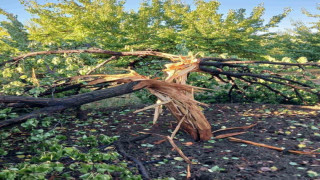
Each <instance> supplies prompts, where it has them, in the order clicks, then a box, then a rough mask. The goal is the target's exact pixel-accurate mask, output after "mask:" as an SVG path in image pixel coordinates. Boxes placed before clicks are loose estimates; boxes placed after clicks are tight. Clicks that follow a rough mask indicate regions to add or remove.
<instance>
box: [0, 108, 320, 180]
mask: <svg viewBox="0 0 320 180" xmlns="http://www.w3.org/2000/svg"><path fill="white" fill-rule="evenodd" d="M139 108H142V107H137V106H135V107H123V108H121V109H100V110H95V111H92V112H89V113H88V117H87V118H91V119H94V120H96V121H95V122H94V123H92V124H89V125H87V126H85V127H81V130H86V131H92V129H96V130H97V131H96V132H94V133H97V134H99V133H100V134H101V133H103V134H106V135H110V136H114V135H119V136H120V138H119V141H126V140H128V139H132V138H134V137H139V136H143V135H144V134H143V133H151V134H152V135H151V136H149V137H147V138H142V139H141V140H138V141H134V142H128V143H124V144H123V145H124V150H125V151H126V152H127V153H128V154H130V155H131V156H133V157H135V158H137V159H138V160H140V161H141V162H143V163H144V166H145V167H146V169H147V171H148V173H149V175H150V176H151V177H152V178H153V179H156V178H166V177H173V178H175V179H184V178H185V174H186V163H185V162H184V161H183V160H181V158H180V156H179V155H178V153H177V152H175V151H174V150H172V146H171V145H170V143H169V142H167V141H165V138H164V137H163V136H161V135H164V136H167V135H170V134H171V132H172V131H173V130H174V128H175V126H176V125H177V123H176V120H175V119H174V118H173V117H172V116H171V115H170V113H168V112H167V111H164V113H163V115H162V116H161V117H160V118H159V120H158V123H157V124H156V125H153V126H152V118H153V117H152V116H153V110H147V111H144V112H141V113H138V114H133V113H132V112H133V111H134V110H137V109H139ZM204 113H205V115H206V117H207V119H208V120H209V122H210V123H211V125H212V131H215V130H218V129H221V128H230V127H239V126H247V125H251V124H255V123H257V125H256V126H254V127H252V128H250V129H248V130H247V132H246V133H245V134H242V135H238V136H236V137H237V138H240V139H243V140H249V141H254V142H258V143H264V144H268V145H272V146H277V147H283V148H285V150H284V151H282V152H279V151H276V150H271V149H267V148H264V147H257V146H253V145H248V144H243V143H236V142H230V141H229V140H228V139H215V138H213V139H212V140H211V141H209V142H195V141H193V140H192V138H191V137H190V136H188V134H186V133H184V132H179V133H177V135H176V137H175V143H176V144H177V145H178V146H179V147H180V148H181V149H182V151H183V152H184V153H185V155H186V156H188V157H189V158H190V159H192V161H193V165H192V166H191V175H192V179H197V180H211V179H239V180H240V179H250V180H251V179H259V180H268V179H281V180H286V179H288V180H295V179H297V180H298V179H317V178H320V177H319V176H318V177H312V176H311V175H310V173H308V172H310V171H313V172H317V173H318V174H320V155H297V154H292V153H289V152H288V150H299V151H305V152H310V151H314V152H320V151H319V148H320V134H319V133H320V132H319V128H320V108H317V107H312V106H291V105H263V104H214V105H211V106H210V107H209V108H204ZM97 124H100V125H101V127H99V128H96V126H95V125H97ZM65 128H66V129H67V131H65V132H64V134H65V135H68V137H70V136H74V134H72V132H75V131H78V130H79V127H76V126H75V125H74V124H73V123H69V124H67V125H66V127H65ZM230 132H234V131H226V132H220V133H216V134H215V135H220V134H224V133H230ZM237 132H238V131H237ZM73 138H74V137H73ZM112 146H113V145H111V147H112ZM10 161H11V162H15V161H18V160H17V159H12V158H11V159H9V158H8V159H6V160H5V162H2V163H8V162H10ZM0 166H1V165H0ZM129 166H132V167H134V166H136V164H135V163H134V162H131V161H129ZM0 168H1V167H0ZM135 173H136V174H138V173H139V172H138V171H137V170H135Z"/></svg>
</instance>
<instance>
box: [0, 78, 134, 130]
mask: <svg viewBox="0 0 320 180" xmlns="http://www.w3.org/2000/svg"><path fill="white" fill-rule="evenodd" d="M138 83H139V82H138V81H137V82H130V83H127V84H123V85H120V86H117V87H112V88H108V89H103V90H97V91H93V92H89V93H83V94H79V95H74V96H71V97H66V98H34V97H22V96H0V103H23V104H26V105H28V104H29V105H32V106H38V107H43V108H41V109H38V110H35V111H33V112H31V113H29V114H26V115H22V116H20V117H17V118H13V119H8V120H4V121H0V128H1V127H5V126H9V125H11V124H16V123H21V122H24V121H26V120H27V119H30V118H35V117H38V116H40V115H47V114H51V113H55V112H59V111H62V110H65V109H67V108H73V107H77V106H81V105H83V104H87V103H90V102H94V101H99V100H102V99H107V98H111V97H115V96H119V95H123V94H128V93H132V92H134V91H136V90H139V89H133V87H134V86H135V85H137V84H138Z"/></svg>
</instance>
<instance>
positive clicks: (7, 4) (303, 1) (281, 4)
mask: <svg viewBox="0 0 320 180" xmlns="http://www.w3.org/2000/svg"><path fill="white" fill-rule="evenodd" d="M37 1H38V2H39V3H44V2H57V0H37ZM182 1H183V2H185V3H188V4H192V2H193V0H182ZM140 2H141V1H140V0H127V3H126V9H137V8H138V7H139V4H140ZM220 3H221V6H220V13H224V14H225V13H227V12H228V10H229V9H239V8H244V9H247V13H248V14H249V13H250V12H251V10H252V9H253V7H255V6H257V5H258V4H260V3H264V7H265V8H266V12H265V15H264V19H265V20H266V21H267V20H269V19H270V17H272V16H273V15H277V14H280V13H281V12H282V11H283V9H284V8H286V7H290V8H292V9H293V11H292V12H291V13H290V14H289V16H288V17H287V18H286V19H284V20H283V21H282V22H281V24H279V28H278V30H285V29H286V28H290V27H291V24H292V22H294V21H302V22H305V23H308V22H311V21H315V20H314V19H313V18H308V17H306V16H305V15H303V14H302V13H301V9H302V8H304V9H307V10H308V11H309V12H311V13H315V14H320V12H319V11H318V10H317V9H316V6H317V4H320V1H319V0H254V1H253V0H220ZM0 8H2V9H5V10H6V11H8V12H10V13H13V14H16V15H18V19H19V20H20V21H22V22H24V23H25V22H27V21H28V20H29V19H30V17H31V16H30V15H29V14H28V13H27V12H26V11H25V10H24V7H23V6H22V5H21V4H20V3H19V0H0ZM0 20H4V17H2V16H0Z"/></svg>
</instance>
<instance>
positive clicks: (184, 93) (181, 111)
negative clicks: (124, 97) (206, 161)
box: [136, 56, 212, 140]
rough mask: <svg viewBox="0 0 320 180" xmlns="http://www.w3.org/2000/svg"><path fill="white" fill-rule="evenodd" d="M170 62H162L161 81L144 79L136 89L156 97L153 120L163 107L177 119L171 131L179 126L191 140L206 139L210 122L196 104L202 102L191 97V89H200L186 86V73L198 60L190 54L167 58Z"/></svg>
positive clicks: (196, 67) (192, 95)
mask: <svg viewBox="0 0 320 180" xmlns="http://www.w3.org/2000/svg"><path fill="white" fill-rule="evenodd" d="M171 60H172V61H174V63H171V64H166V65H165V66H166V69H165V70H163V71H164V72H166V74H167V77H166V79H165V81H157V80H145V81H141V82H140V83H139V84H138V85H136V88H141V87H144V88H146V89H148V90H149V92H150V93H152V94H153V95H155V96H157V98H158V101H157V104H156V105H157V106H156V107H155V112H154V118H153V123H156V122H157V119H158V117H159V115H160V114H161V112H162V105H164V106H166V107H167V108H168V109H169V110H170V112H171V113H172V114H173V116H174V117H175V118H176V119H177V121H178V126H177V128H176V129H175V132H176V131H177V130H178V129H179V128H180V127H181V128H182V129H183V130H184V131H186V132H187V133H189V134H190V135H191V136H192V137H193V139H195V140H209V139H210V138H211V137H212V133H211V125H210V124H209V122H208V121H207V119H206V117H205V116H204V114H203V113H202V111H201V109H200V107H199V106H198V105H205V104H203V103H200V102H198V101H196V100H194V92H195V91H199V90H201V89H202V88H198V87H194V86H189V85H186V82H187V76H188V73H190V72H196V71H199V61H198V60H197V59H196V58H194V57H193V56H190V57H184V56H180V57H179V58H177V57H175V58H174V59H171Z"/></svg>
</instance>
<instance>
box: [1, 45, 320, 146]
mask: <svg viewBox="0 0 320 180" xmlns="http://www.w3.org/2000/svg"><path fill="white" fill-rule="evenodd" d="M70 53H71V54H72V53H92V54H107V55H110V56H111V58H109V59H107V60H106V61H104V62H102V63H100V64H98V65H97V66H96V67H94V68H93V69H91V70H90V71H88V72H87V75H83V76H75V77H69V78H63V79H59V80H57V81H56V82H55V83H54V84H52V85H50V86H46V87H45V88H46V91H45V92H43V93H41V94H40V97H37V98H36V97H28V96H7V95H1V96H0V103H3V104H5V105H12V103H14V104H16V105H17V104H19V106H20V107H26V106H27V107H33V108H40V109H37V110H34V111H32V112H31V113H29V114H26V115H22V116H20V117H17V118H13V119H8V120H3V121H0V127H5V126H8V125H11V124H15V123H20V122H23V121H26V120H27V119H29V118H35V117H38V116H40V115H48V114H51V113H54V112H59V111H63V110H65V109H68V108H74V107H78V106H81V105H83V104H87V103H90V102H94V101H98V100H102V99H106V98H110V97H115V96H119V95H123V94H127V93H132V92H134V91H136V90H139V89H143V88H145V89H147V90H148V91H149V92H150V93H152V94H154V95H155V96H156V97H157V98H158V101H157V104H155V105H152V106H150V107H147V108H144V109H148V108H155V114H154V119H153V122H154V123H156V122H157V119H158V117H159V115H160V113H161V111H162V106H163V105H164V106H166V107H167V108H168V109H169V110H170V112H171V113H172V114H173V115H174V117H175V118H176V119H177V121H178V125H179V127H180V126H181V128H182V129H183V130H185V131H186V132H187V133H189V134H190V135H191V136H192V137H193V139H195V140H208V139H210V138H211V136H212V132H211V126H210V124H209V123H208V121H207V120H206V118H205V116H204V115H203V113H202V111H201V109H200V108H199V107H198V105H205V104H202V103H200V102H197V101H196V100H194V92H195V91H199V90H205V89H203V88H198V87H194V86H190V85H187V78H188V74H189V73H190V72H201V73H208V74H210V75H212V77H213V78H216V79H217V80H219V81H221V82H222V83H230V84H231V85H232V86H231V88H230V89H229V94H230V95H231V93H232V91H234V90H237V91H239V92H242V93H245V92H244V90H243V89H244V88H242V87H241V85H239V82H241V83H244V84H245V85H246V86H252V85H261V86H264V87H266V88H267V89H268V90H270V91H272V92H274V93H276V94H277V95H280V96H281V97H283V98H284V99H286V100H290V99H292V98H293V96H292V95H288V94H286V93H284V92H282V91H280V90H278V89H276V88H274V87H272V86H271V85H270V84H271V83H273V84H278V85H280V86H284V87H288V89H290V90H291V91H292V92H294V94H295V96H296V97H298V98H299V99H301V101H304V97H303V95H302V94H301V92H307V93H310V94H312V95H314V96H316V97H318V98H319V97H320V94H319V92H318V90H317V85H315V84H313V83H310V81H305V82H302V81H299V80H295V79H290V78H288V77H285V76H283V75H281V74H280V73H277V72H273V71H270V70H265V71H261V72H254V70H255V69H254V68H253V67H251V65H264V66H266V67H269V66H277V67H280V66H282V67H286V68H287V67H298V68H303V67H306V66H313V67H319V66H320V64H319V63H285V62H269V61H244V60H240V59H234V58H232V59H223V58H196V57H194V56H192V55H191V56H178V55H172V54H167V53H161V52H155V51H137V52H114V51H107V50H58V51H41V52H32V53H29V54H25V55H21V56H18V57H15V58H12V59H11V60H8V61H6V62H3V63H1V65H5V66H7V67H8V66H12V65H17V64H18V63H19V62H20V61H21V60H24V59H26V58H28V57H34V56H38V55H50V54H70ZM121 56H140V57H141V56H156V57H161V58H166V59H169V60H171V61H172V63H169V64H166V65H165V66H166V69H164V70H163V71H164V72H165V73H166V77H165V79H163V80H156V79H150V78H149V77H145V76H141V75H139V74H138V73H136V72H135V71H133V70H128V71H129V73H128V74H117V75H106V74H95V75H91V74H92V73H93V72H95V70H96V69H98V68H101V67H102V66H104V65H105V64H107V63H108V62H110V61H113V60H116V59H118V58H119V57H121ZM269 69H270V68H269ZM33 78H34V80H35V81H37V78H36V74H35V73H34V72H33ZM79 80H81V81H83V82H85V83H80V84H79V83H78V84H77V83H75V82H77V81H79ZM106 83H107V84H108V85H106ZM110 84H112V86H113V87H111V88H106V87H108V86H109V85H110ZM119 84H122V85H119ZM38 85H39V84H38ZM56 87H60V89H59V90H58V91H55V88H56ZM89 87H90V88H94V91H92V92H88V93H82V94H78V95H72V96H70V97H64V98H54V96H53V94H55V93H60V92H64V91H69V90H72V89H79V88H89ZM49 94H50V95H52V97H51V98H46V97H41V96H45V95H49ZM144 109H143V110H144Z"/></svg>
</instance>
